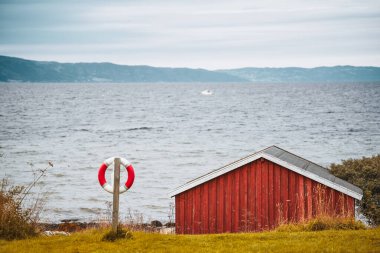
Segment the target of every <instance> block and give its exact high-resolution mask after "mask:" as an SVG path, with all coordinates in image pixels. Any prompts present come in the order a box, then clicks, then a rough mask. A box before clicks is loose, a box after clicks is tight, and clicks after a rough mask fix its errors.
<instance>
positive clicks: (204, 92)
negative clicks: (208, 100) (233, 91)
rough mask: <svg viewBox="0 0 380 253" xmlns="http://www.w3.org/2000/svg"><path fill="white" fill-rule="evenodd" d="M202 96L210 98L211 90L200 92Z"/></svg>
mask: <svg viewBox="0 0 380 253" xmlns="http://www.w3.org/2000/svg"><path fill="white" fill-rule="evenodd" d="M201 94H202V95H204V96H210V95H212V94H213V92H212V90H204V91H202V92H201Z"/></svg>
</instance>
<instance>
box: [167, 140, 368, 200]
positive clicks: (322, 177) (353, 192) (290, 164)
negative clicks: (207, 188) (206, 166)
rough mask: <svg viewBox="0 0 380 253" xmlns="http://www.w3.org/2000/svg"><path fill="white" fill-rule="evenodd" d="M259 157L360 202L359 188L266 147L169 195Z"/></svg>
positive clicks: (326, 170)
mask: <svg viewBox="0 0 380 253" xmlns="http://www.w3.org/2000/svg"><path fill="white" fill-rule="evenodd" d="M261 157H263V158H266V159H268V160H270V161H272V162H274V163H277V164H280V165H282V166H283V167H285V168H288V169H290V170H293V171H295V172H296V173H299V174H301V175H304V176H305V177H308V178H311V179H313V180H315V181H317V182H320V183H322V184H324V185H327V186H329V187H331V188H333V189H335V190H337V191H340V192H343V193H345V194H347V195H349V196H351V197H354V198H356V199H359V200H360V199H361V198H362V196H363V191H362V190H361V189H360V188H359V187H357V186H355V185H353V184H351V183H349V182H347V181H344V180H342V179H340V178H338V177H335V176H334V175H332V174H331V173H330V171H329V170H328V169H326V168H324V167H322V166H320V165H318V164H315V163H313V162H311V161H309V160H306V159H304V158H302V157H299V156H297V155H294V154H292V153H290V152H288V151H286V150H284V149H281V148H279V147H277V146H271V147H268V148H266V149H263V150H261V151H258V152H256V153H253V154H251V155H249V156H246V157H244V158H242V159H240V160H237V161H235V162H233V163H230V164H227V165H225V166H223V167H221V168H219V169H216V170H213V171H211V172H209V173H207V174H205V175H203V176H200V177H198V178H195V179H193V180H191V181H189V182H187V183H186V184H184V185H182V186H180V187H178V188H176V189H175V190H173V191H172V192H171V194H170V195H171V196H175V195H177V194H179V193H181V192H183V191H186V190H188V189H190V188H193V187H195V186H197V185H200V184H202V183H204V182H206V181H209V180H211V179H213V178H216V177H218V176H220V175H223V174H225V173H227V172H229V171H231V170H234V169H237V168H239V167H241V166H243V165H245V164H248V163H250V162H252V161H254V160H257V159H259V158H261Z"/></svg>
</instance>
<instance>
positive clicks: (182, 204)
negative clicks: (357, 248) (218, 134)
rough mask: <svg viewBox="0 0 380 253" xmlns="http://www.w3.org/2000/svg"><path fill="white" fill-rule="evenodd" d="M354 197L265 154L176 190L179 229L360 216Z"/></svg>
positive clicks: (257, 227) (217, 229)
mask: <svg viewBox="0 0 380 253" xmlns="http://www.w3.org/2000/svg"><path fill="white" fill-rule="evenodd" d="M354 208H355V201H354V199H353V198H352V197H350V196H347V195H345V194H343V193H340V192H338V191H336V190H334V189H331V188H329V187H326V186H324V185H322V184H320V183H317V182H315V181H313V180H311V179H308V178H306V177H304V176H302V175H299V174H297V173H295V172H293V171H291V170H288V169H286V168H284V167H281V166H280V165H277V164H275V163H273V162H270V161H268V160H265V159H259V160H256V161H253V162H251V163H249V164H247V165H245V166H242V167H240V168H238V169H236V170H233V171H231V172H228V173H226V174H224V175H221V176H219V177H217V178H214V179H212V180H210V181H208V182H205V183H203V184H201V185H198V186H196V187H194V188H192V189H189V190H187V191H185V192H182V193H180V194H178V195H176V196H175V216H176V233H177V234H206V233H224V232H248V231H261V230H269V229H273V228H274V227H276V226H278V225H279V223H283V222H297V221H302V220H304V219H310V218H312V217H315V216H317V215H330V216H354Z"/></svg>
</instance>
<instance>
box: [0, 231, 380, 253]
mask: <svg viewBox="0 0 380 253" xmlns="http://www.w3.org/2000/svg"><path fill="white" fill-rule="evenodd" d="M105 233H106V231H105V230H87V231H84V232H78V233H74V234H72V235H70V236H53V237H38V238H33V239H27V240H18V241H11V242H9V241H3V240H2V241H0V252H7V253H12V252H17V253H22V252H191V253H193V252H380V229H369V230H339V231H338V230H327V231H318V232H276V231H272V232H262V233H245V234H217V235H161V234H153V233H143V232H134V233H133V239H122V240H118V241H116V242H104V241H102V237H103V235H104V234H105Z"/></svg>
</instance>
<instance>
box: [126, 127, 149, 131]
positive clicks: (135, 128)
mask: <svg viewBox="0 0 380 253" xmlns="http://www.w3.org/2000/svg"><path fill="white" fill-rule="evenodd" d="M152 129H153V128H152V127H134V128H128V129H127V131H137V130H152Z"/></svg>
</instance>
